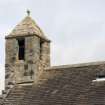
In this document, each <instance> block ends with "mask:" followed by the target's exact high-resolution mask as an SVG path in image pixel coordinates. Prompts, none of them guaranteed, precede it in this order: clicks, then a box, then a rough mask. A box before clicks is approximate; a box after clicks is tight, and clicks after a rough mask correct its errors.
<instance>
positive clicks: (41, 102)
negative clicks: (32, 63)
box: [4, 62, 105, 105]
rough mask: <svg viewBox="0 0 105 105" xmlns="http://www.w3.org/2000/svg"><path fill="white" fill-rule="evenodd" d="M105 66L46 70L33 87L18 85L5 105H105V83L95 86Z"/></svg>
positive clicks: (93, 65) (96, 65)
mask: <svg viewBox="0 0 105 105" xmlns="http://www.w3.org/2000/svg"><path fill="white" fill-rule="evenodd" d="M101 72H103V73H105V62H104V63H91V64H82V65H73V66H59V67H51V68H48V69H46V70H45V71H44V72H43V73H42V75H41V76H40V78H39V81H38V82H37V83H36V84H33V85H32V86H28V85H26V86H20V85H17V86H15V87H14V89H13V90H12V91H11V92H10V93H9V95H8V96H7V98H6V100H5V102H4V105H105V81H102V82H97V81H96V82H93V80H95V79H96V78H97V75H99V74H100V73H101Z"/></svg>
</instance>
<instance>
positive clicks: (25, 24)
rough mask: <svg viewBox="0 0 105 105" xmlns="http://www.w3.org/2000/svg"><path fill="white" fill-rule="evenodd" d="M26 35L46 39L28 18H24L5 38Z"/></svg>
mask: <svg viewBox="0 0 105 105" xmlns="http://www.w3.org/2000/svg"><path fill="white" fill-rule="evenodd" d="M27 35H37V36H39V37H41V38H44V39H47V38H46V37H45V35H44V33H43V31H42V30H41V29H40V27H39V26H38V25H37V24H36V22H35V21H34V20H33V19H32V18H31V17H30V16H26V17H25V18H24V19H23V20H22V21H21V22H20V23H19V24H18V25H16V27H15V28H14V29H13V30H12V32H11V33H10V34H9V35H8V36H7V37H16V36H27Z"/></svg>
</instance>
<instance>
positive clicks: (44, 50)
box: [5, 16, 50, 90]
mask: <svg viewBox="0 0 105 105" xmlns="http://www.w3.org/2000/svg"><path fill="white" fill-rule="evenodd" d="M21 39H24V40H25V42H24V43H25V46H24V47H25V48H24V50H25V52H24V53H25V58H24V60H19V57H18V56H19V55H18V53H19V45H18V40H21ZM5 61H6V65H5V68H6V76H5V79H6V84H5V85H6V90H8V89H10V88H12V87H13V86H14V85H15V84H17V83H19V84H21V83H32V82H34V81H36V80H37V79H38V76H39V75H40V73H41V72H42V71H43V70H44V68H45V67H48V66H50V40H48V39H47V38H46V37H45V36H44V34H43V32H42V31H41V29H40V28H39V27H38V26H37V25H36V23H35V22H34V21H33V20H32V19H31V17H30V16H27V17H25V19H24V20H23V21H22V22H21V23H20V24H18V25H17V26H16V27H15V29H14V30H13V31H12V32H11V33H10V35H8V36H6V60H5Z"/></svg>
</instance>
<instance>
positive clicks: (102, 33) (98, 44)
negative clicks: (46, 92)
mask: <svg viewBox="0 0 105 105" xmlns="http://www.w3.org/2000/svg"><path fill="white" fill-rule="evenodd" d="M27 9H30V10H31V16H32V18H33V19H34V20H35V21H36V23H37V24H39V26H40V27H41V28H42V30H43V31H44V32H45V34H46V36H48V38H50V39H51V40H52V44H51V62H52V65H62V64H73V63H82V62H93V61H105V0H0V34H1V35H0V85H1V83H3V80H4V79H3V78H4V63H5V40H4V37H5V35H8V34H9V32H11V30H12V29H13V28H14V26H15V25H16V24H17V23H19V22H20V21H21V20H22V19H23V18H24V17H25V16H26V10H27ZM2 74H3V75H2ZM0 87H1V88H2V87H3V85H1V86H0Z"/></svg>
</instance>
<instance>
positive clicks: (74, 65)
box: [45, 61, 105, 70]
mask: <svg viewBox="0 0 105 105" xmlns="http://www.w3.org/2000/svg"><path fill="white" fill-rule="evenodd" d="M95 65H105V61H98V62H89V63H79V64H70V65H59V66H51V67H47V68H45V70H62V69H67V68H79V67H86V66H95Z"/></svg>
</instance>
